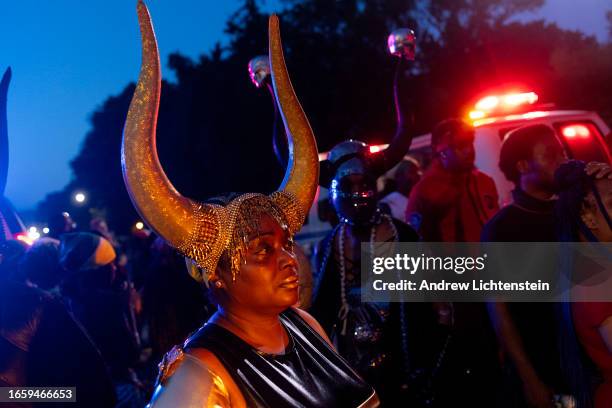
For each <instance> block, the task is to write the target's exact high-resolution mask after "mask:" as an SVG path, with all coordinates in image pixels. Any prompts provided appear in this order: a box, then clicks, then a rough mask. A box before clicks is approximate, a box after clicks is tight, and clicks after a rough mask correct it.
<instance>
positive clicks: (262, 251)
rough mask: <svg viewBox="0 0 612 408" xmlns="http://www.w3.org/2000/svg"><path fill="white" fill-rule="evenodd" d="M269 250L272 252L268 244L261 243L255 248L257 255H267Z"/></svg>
mask: <svg viewBox="0 0 612 408" xmlns="http://www.w3.org/2000/svg"><path fill="white" fill-rule="evenodd" d="M268 252H270V247H269V246H268V245H260V246H259V247H257V249H256V250H255V254H256V255H266V254H267V253H268Z"/></svg>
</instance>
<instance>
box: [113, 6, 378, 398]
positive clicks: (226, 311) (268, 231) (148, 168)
mask: <svg viewBox="0 0 612 408" xmlns="http://www.w3.org/2000/svg"><path fill="white" fill-rule="evenodd" d="M138 16H139V21H140V27H141V33H142V46H143V64H142V69H141V73H140V78H139V80H138V85H137V87H136V91H135V93H134V97H133V99H132V104H131V105H130V110H129V112H128V117H127V121H126V125H125V131H124V138H123V146H122V161H123V174H124V179H125V182H126V186H127V188H128V191H129V193H130V197H131V198H132V201H133V203H134V205H135V207H136V208H137V210H138V212H139V213H140V215H141V216H142V217H143V219H144V220H145V221H146V222H147V224H149V226H150V227H151V228H152V229H154V230H155V231H156V232H157V233H158V234H159V235H160V236H162V237H163V238H164V239H165V240H166V241H167V242H168V243H169V244H170V245H172V246H174V247H175V248H177V249H178V250H179V251H180V252H181V253H182V254H184V255H185V256H186V257H187V258H188V259H190V261H191V262H192V263H193V264H194V265H195V266H197V268H192V270H197V271H198V273H194V275H195V277H197V278H198V279H199V280H201V281H202V282H203V283H205V284H206V285H207V287H208V290H209V295H210V296H211V298H212V299H213V300H214V302H215V303H216V304H217V306H218V311H217V312H216V313H215V314H214V315H213V316H212V317H211V318H210V319H209V321H208V322H207V323H206V324H205V325H204V326H202V328H200V330H198V331H197V332H196V333H195V334H194V335H193V336H191V337H190V338H189V339H187V341H186V342H185V344H184V345H183V347H175V348H174V349H173V350H172V351H171V352H170V353H168V354H167V355H166V357H164V359H163V361H162V362H161V364H160V375H159V381H158V386H157V388H156V391H155V394H154V396H153V399H152V401H151V406H153V407H166V406H168V407H177V406H198V407H212V406H220V407H245V406H248V407H275V408H276V407H296V406H300V407H328V406H343V407H370V406H377V405H378V402H377V401H378V399H377V396H376V394H375V393H374V390H373V389H372V388H371V387H370V386H369V385H367V384H366V383H365V382H364V381H363V380H362V379H361V378H360V377H359V376H358V375H357V374H356V373H355V372H354V371H353V370H352V369H351V368H350V367H349V366H348V364H347V363H346V362H345V361H344V360H343V359H342V358H341V357H340V356H339V355H338V354H337V353H336V352H335V351H334V349H333V348H332V347H331V345H330V344H329V340H328V339H327V337H326V335H325V334H324V332H323V330H322V329H321V327H320V325H319V324H318V323H317V322H316V320H314V319H313V318H312V317H311V316H310V315H308V314H306V313H305V312H303V311H300V310H298V309H294V308H292V307H291V306H292V305H293V304H295V303H296V301H297V299H298V290H297V288H298V278H297V269H296V268H297V262H296V259H295V255H294V252H293V238H292V237H293V234H294V233H295V232H296V231H297V230H298V229H299V228H300V227H301V225H302V223H303V221H304V217H305V214H306V213H307V211H308V208H309V207H310V205H311V202H312V200H313V198H314V194H315V191H316V184H317V179H318V160H317V148H316V144H315V140H314V135H313V134H312V131H311V129H310V126H309V124H308V121H307V119H306V116H305V115H304V112H303V111H302V109H301V107H300V104H299V102H298V100H297V98H296V96H295V94H294V93H293V89H292V86H291V83H290V81H289V76H288V74H287V70H286V67H285V63H284V59H283V54H282V49H281V42H280V34H279V26H278V19H277V18H276V17H275V16H273V17H271V18H270V26H269V30H270V60H271V62H272V75H273V82H274V89H275V92H276V94H277V96H278V100H279V105H280V109H281V112H282V116H283V121H284V123H285V127H286V131H287V135H288V136H289V139H290V145H292V149H291V150H290V152H291V153H290V158H289V164H288V166H287V172H286V174H285V178H284V180H283V183H282V184H281V186H280V188H279V189H278V191H276V192H274V193H272V194H271V195H269V196H265V195H262V194H254V193H249V194H242V195H233V196H228V197H224V198H220V199H216V200H213V201H210V202H206V203H199V202H195V201H193V200H190V199H189V198H186V197H183V196H181V195H180V194H179V193H178V192H177V191H176V190H175V189H174V187H173V186H172V184H171V183H170V181H169V180H168V179H167V177H166V176H165V174H164V172H163V169H162V168H161V166H160V163H159V160H158V158H157V154H156V151H155V127H156V119H157V109H158V105H159V94H160V85H161V82H160V81H161V74H160V68H159V55H158V51H157V44H156V41H155V34H154V32H153V27H152V25H151V21H150V17H149V14H148V11H147V9H146V7H145V5H144V4H143V3H142V2H141V1H140V2H139V3H138Z"/></svg>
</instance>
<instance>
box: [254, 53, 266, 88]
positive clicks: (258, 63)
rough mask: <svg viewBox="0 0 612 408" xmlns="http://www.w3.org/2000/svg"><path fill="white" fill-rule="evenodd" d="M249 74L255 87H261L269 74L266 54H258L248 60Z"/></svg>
mask: <svg viewBox="0 0 612 408" xmlns="http://www.w3.org/2000/svg"><path fill="white" fill-rule="evenodd" d="M249 76H250V77H251V81H252V82H253V84H254V85H255V86H256V87H258V88H261V87H262V85H263V84H264V82H265V80H266V78H268V77H269V76H270V60H269V59H268V56H267V55H258V56H257V57H255V58H252V59H251V60H250V61H249Z"/></svg>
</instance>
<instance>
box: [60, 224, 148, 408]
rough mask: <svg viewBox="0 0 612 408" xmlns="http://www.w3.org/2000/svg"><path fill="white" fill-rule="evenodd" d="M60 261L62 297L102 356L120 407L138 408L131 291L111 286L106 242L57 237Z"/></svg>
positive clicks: (84, 235) (86, 236)
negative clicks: (62, 270) (108, 370)
mask: <svg viewBox="0 0 612 408" xmlns="http://www.w3.org/2000/svg"><path fill="white" fill-rule="evenodd" d="M60 238H61V239H60V249H59V259H60V265H61V266H62V268H63V269H64V274H65V277H64V279H63V280H62V283H61V293H62V294H63V295H64V296H65V297H66V298H67V299H68V301H69V304H70V307H71V310H72V312H73V313H74V315H75V317H76V318H77V320H78V321H79V322H80V323H81V324H82V325H83V327H84V328H85V330H86V331H87V333H88V334H89V335H90V336H91V338H92V340H93V341H94V343H95V344H96V346H97V347H98V348H99V350H100V352H101V353H102V357H103V358H104V360H105V361H106V363H107V365H108V367H109V369H110V372H111V376H112V378H113V381H114V382H115V388H116V390H117V395H118V396H119V398H120V401H119V402H120V403H121V404H125V405H122V406H142V405H143V404H144V402H143V401H142V400H141V398H142V397H141V396H140V391H139V386H140V384H139V381H138V380H137V378H135V374H134V371H133V367H134V365H135V364H136V363H137V362H138V358H139V356H140V349H139V337H138V333H137V331H136V328H135V322H134V321H133V315H132V314H131V313H130V306H131V301H132V292H131V288H129V287H125V286H119V287H117V285H115V283H116V282H115V280H116V266H115V264H114V261H115V258H116V254H115V250H114V248H113V246H112V245H111V244H110V242H108V241H107V240H106V239H105V238H103V237H101V236H100V235H97V234H92V233H88V232H77V233H66V234H62V235H61V237H60Z"/></svg>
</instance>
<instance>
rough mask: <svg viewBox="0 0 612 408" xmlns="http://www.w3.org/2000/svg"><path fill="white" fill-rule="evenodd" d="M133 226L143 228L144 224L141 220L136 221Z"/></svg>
mask: <svg viewBox="0 0 612 408" xmlns="http://www.w3.org/2000/svg"><path fill="white" fill-rule="evenodd" d="M135 227H136V229H137V230H142V229H143V228H144V224H143V223H142V222H141V221H138V222H137V223H136V225H135Z"/></svg>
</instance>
